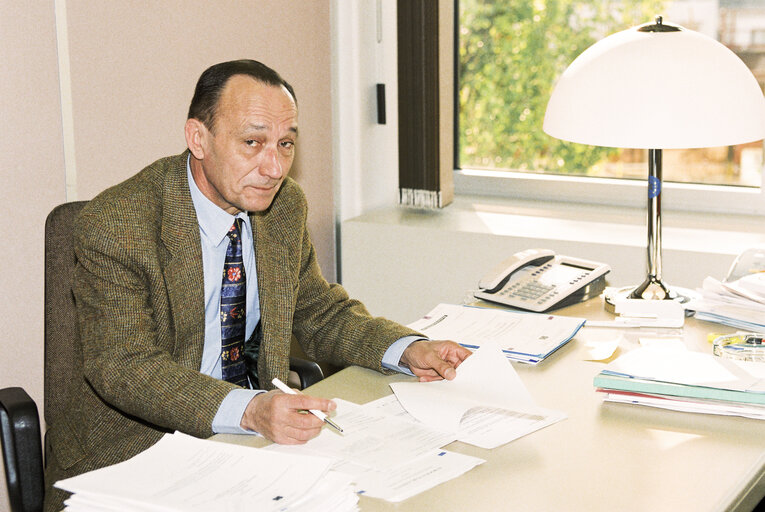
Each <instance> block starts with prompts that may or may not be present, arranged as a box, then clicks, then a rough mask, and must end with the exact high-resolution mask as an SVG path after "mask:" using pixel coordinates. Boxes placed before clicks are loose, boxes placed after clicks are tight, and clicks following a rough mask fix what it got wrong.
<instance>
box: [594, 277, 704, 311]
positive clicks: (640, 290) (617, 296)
mask: <svg viewBox="0 0 765 512" xmlns="http://www.w3.org/2000/svg"><path fill="white" fill-rule="evenodd" d="M697 297H698V294H697V293H696V292H694V291H693V290H689V289H687V288H680V287H676V286H675V287H672V288H670V287H668V286H667V285H666V284H664V283H663V282H661V281H657V280H652V279H650V278H649V279H647V280H646V281H645V282H644V283H643V284H641V285H640V286H626V287H624V288H607V289H606V291H605V292H604V293H603V298H604V301H603V306H604V307H605V309H606V311H608V312H609V313H615V309H616V303H617V302H619V301H620V300H624V299H639V300H674V301H677V302H679V303H680V304H685V303H687V302H689V301H690V300H691V299H694V298H697ZM686 315H687V312H686Z"/></svg>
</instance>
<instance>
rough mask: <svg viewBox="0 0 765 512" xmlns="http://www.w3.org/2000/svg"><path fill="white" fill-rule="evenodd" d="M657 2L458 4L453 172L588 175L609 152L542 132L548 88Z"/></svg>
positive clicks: (462, 0)
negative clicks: (600, 42)
mask: <svg viewBox="0 0 765 512" xmlns="http://www.w3.org/2000/svg"><path fill="white" fill-rule="evenodd" d="M665 3H666V2H665V1H664V0H623V1H619V2H617V1H614V0H589V1H582V0H496V1H491V0H459V15H460V26H459V29H458V30H459V33H458V38H459V90H458V94H459V97H458V101H459V148H460V149H459V158H460V161H459V166H460V167H463V168H497V169H514V170H521V171H538V172H552V173H566V174H588V173H589V172H590V168H591V167H592V166H593V165H595V164H597V163H598V162H601V161H603V160H604V159H606V158H608V157H609V156H611V157H613V156H615V154H616V153H617V152H618V150H617V149H613V148H603V147H595V146H588V145H582V144H574V143H570V142H564V141H561V140H558V139H555V138H553V137H551V136H549V135H547V134H546V133H544V132H543V131H542V122H543V121H544V115H545V109H546V108H547V101H548V100H549V98H550V94H551V93H552V90H553V87H554V85H555V81H556V80H557V78H558V77H559V76H560V74H561V73H563V71H564V70H565V69H566V67H567V66H568V65H569V64H570V63H571V62H572V61H573V60H574V59H575V58H576V57H577V56H578V55H579V54H580V53H582V52H583V51H584V50H585V49H587V48H588V47H589V46H591V45H592V44H593V43H595V42H596V41H598V40H600V39H602V38H603V37H605V36H607V35H609V34H612V33H614V32H618V31H620V30H624V29H627V28H629V27H632V26H635V25H640V24H642V23H647V22H651V21H653V19H654V17H655V15H656V14H661V12H662V8H663V7H664V4H665Z"/></svg>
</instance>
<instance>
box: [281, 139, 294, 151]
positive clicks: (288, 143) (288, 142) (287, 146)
mask: <svg viewBox="0 0 765 512" xmlns="http://www.w3.org/2000/svg"><path fill="white" fill-rule="evenodd" d="M282 147H283V148H285V149H292V148H293V147H295V143H294V142H292V141H291V140H285V141H282Z"/></svg>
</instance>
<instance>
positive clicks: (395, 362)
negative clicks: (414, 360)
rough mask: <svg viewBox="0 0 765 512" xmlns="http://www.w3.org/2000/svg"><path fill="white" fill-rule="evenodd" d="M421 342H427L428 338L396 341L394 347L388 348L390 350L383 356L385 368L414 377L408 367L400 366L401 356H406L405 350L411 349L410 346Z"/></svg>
mask: <svg viewBox="0 0 765 512" xmlns="http://www.w3.org/2000/svg"><path fill="white" fill-rule="evenodd" d="M420 340H427V338H423V337H422V336H416V335H412V336H404V337H403V338H400V339H399V340H398V341H396V342H395V343H394V344H393V345H391V346H390V347H388V350H386V351H385V354H383V358H382V366H383V368H387V369H388V370H394V371H397V372H400V373H405V374H407V375H414V374H413V373H412V371H411V370H410V369H409V368H408V367H406V366H400V365H399V363H401V356H402V355H403V354H404V350H406V349H407V347H409V345H411V344H412V343H414V342H415V341H420Z"/></svg>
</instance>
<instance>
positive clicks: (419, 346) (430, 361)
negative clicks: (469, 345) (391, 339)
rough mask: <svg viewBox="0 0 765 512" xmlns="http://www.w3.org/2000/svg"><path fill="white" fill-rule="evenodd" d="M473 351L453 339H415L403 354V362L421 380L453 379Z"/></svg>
mask: <svg viewBox="0 0 765 512" xmlns="http://www.w3.org/2000/svg"><path fill="white" fill-rule="evenodd" d="M471 353H472V352H470V350H468V349H466V348H465V347H463V346H462V345H459V344H457V343H455V342H453V341H415V342H414V343H412V344H411V345H409V346H408V347H407V348H406V350H404V353H403V354H402V355H401V362H402V363H403V364H405V365H407V366H409V369H410V370H412V373H414V374H415V375H416V376H417V377H419V378H420V382H430V381H434V380H441V379H446V380H452V379H453V378H454V377H456V376H457V372H456V371H455V368H457V367H458V366H459V365H460V364H461V363H462V361H464V360H465V358H467V357H468V356H469V355H470V354H471Z"/></svg>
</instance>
